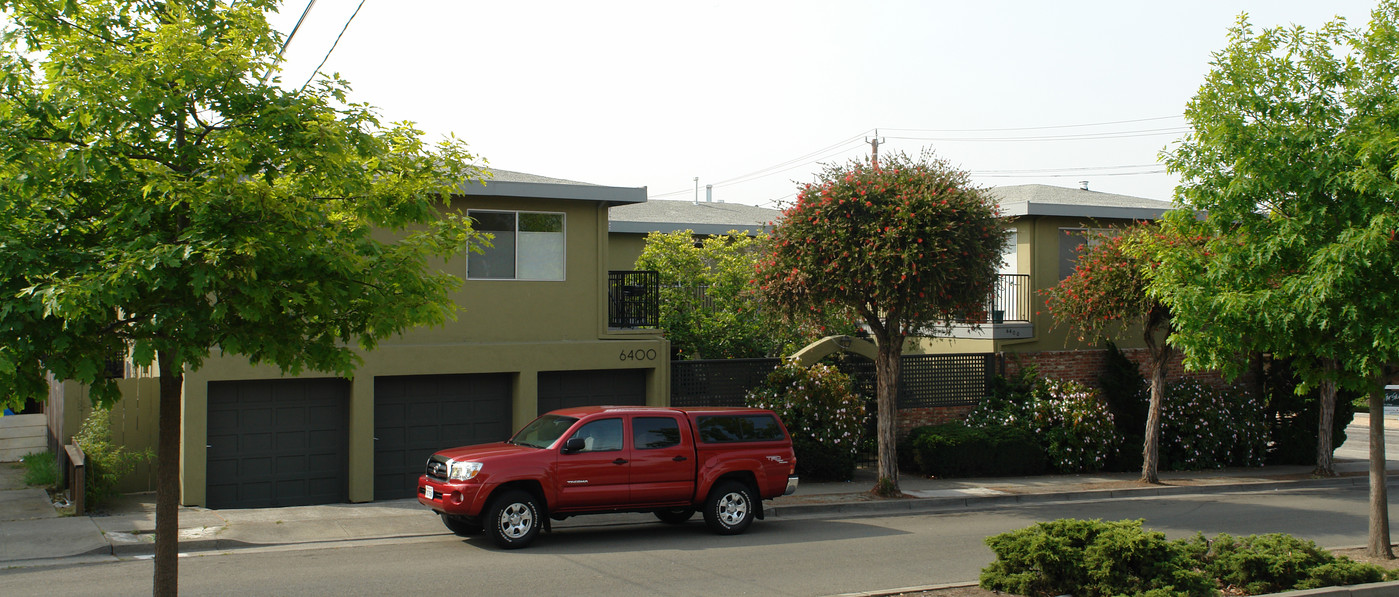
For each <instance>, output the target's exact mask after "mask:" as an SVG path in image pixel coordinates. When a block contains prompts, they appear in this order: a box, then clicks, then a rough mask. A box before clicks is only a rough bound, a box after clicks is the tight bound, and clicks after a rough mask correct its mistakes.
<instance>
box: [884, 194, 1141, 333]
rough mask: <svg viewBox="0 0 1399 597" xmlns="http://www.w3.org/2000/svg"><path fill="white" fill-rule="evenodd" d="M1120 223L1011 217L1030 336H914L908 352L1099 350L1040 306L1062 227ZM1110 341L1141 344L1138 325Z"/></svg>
mask: <svg viewBox="0 0 1399 597" xmlns="http://www.w3.org/2000/svg"><path fill="white" fill-rule="evenodd" d="M1128 224H1130V222H1128V221H1125V220H1091V219H1087V218H1067V217H1055V216H1032V217H1022V218H1018V219H1016V220H1015V221H1014V222H1013V223H1012V224H1011V226H1013V227H1014V228H1016V231H1017V235H1016V239H1017V240H1016V242H1017V249H1016V250H1017V261H1018V262H1019V270H1020V271H1019V273H1022V274H1029V275H1030V288H1031V296H1030V313H1031V315H1030V321H1031V325H1032V326H1033V329H1034V332H1033V337H1032V338H1026V339H1002V340H989V339H987V340H981V339H962V338H918V339H917V340H916V341H914V342H911V345H910V348H911V350H913V351H914V352H919V353H928V354H945V353H980V352H1039V351H1046V350H1073V349H1080V348H1100V347H1101V344H1100V343H1099V342H1098V341H1097V340H1096V339H1093V338H1089V339H1087V340H1079V339H1078V334H1077V333H1076V332H1073V331H1072V330H1070V329H1069V328H1068V327H1067V326H1064V325H1058V324H1057V323H1056V322H1055V320H1054V316H1053V315H1052V314H1051V313H1050V312H1049V309H1048V307H1046V306H1045V298H1044V291H1045V290H1047V289H1049V288H1053V287H1054V286H1055V285H1057V284H1058V283H1059V241H1060V239H1061V238H1062V237H1063V233H1062V231H1061V229H1063V228H1109V227H1117V226H1125V225H1128ZM1113 340H1114V341H1115V342H1116V343H1117V344H1118V346H1120V347H1123V348H1135V347H1140V346H1144V343H1143V342H1142V339H1141V331H1140V327H1137V326H1133V327H1130V328H1128V329H1126V330H1125V331H1122V332H1120V333H1117V334H1115V336H1114V338H1113Z"/></svg>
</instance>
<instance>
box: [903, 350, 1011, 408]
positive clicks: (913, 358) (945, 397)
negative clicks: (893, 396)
mask: <svg viewBox="0 0 1399 597" xmlns="http://www.w3.org/2000/svg"><path fill="white" fill-rule="evenodd" d="M995 358H996V357H995V355H994V354H990V353H987V354H925V355H904V358H903V370H902V371H901V372H900V375H899V382H900V383H899V408H928V407H937V406H966V405H973V404H977V403H978V402H980V401H981V399H982V398H985V397H986V396H987V394H989V393H990V391H991V380H992V379H993V377H994V374H995V370H996V369H995Z"/></svg>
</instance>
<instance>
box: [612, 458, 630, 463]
mask: <svg viewBox="0 0 1399 597" xmlns="http://www.w3.org/2000/svg"><path fill="white" fill-rule="evenodd" d="M626 463H627V461H626V459H625V458H618V459H616V460H613V461H612V464H626Z"/></svg>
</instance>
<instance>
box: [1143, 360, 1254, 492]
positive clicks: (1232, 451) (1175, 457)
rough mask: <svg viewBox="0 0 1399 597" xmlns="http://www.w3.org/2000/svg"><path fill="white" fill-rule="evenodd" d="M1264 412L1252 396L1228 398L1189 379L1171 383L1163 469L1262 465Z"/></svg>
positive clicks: (1164, 405)
mask: <svg viewBox="0 0 1399 597" xmlns="http://www.w3.org/2000/svg"><path fill="white" fill-rule="evenodd" d="M1263 411H1264V409H1263V406H1262V405H1260V404H1258V403H1257V401H1256V400H1254V399H1253V398H1252V397H1251V396H1249V394H1248V392H1231V393H1227V394H1226V393H1224V392H1220V391H1217V390H1215V389H1213V388H1210V387H1208V386H1205V385H1203V384H1201V383H1199V382H1197V381H1194V380H1189V379H1186V380H1181V381H1176V382H1172V383H1170V384H1168V385H1167V387H1166V395H1165V400H1163V401H1162V404H1161V452H1160V454H1161V461H1160V464H1161V467H1162V468H1164V469H1168V470H1198V469H1206V468H1221V467H1225V466H1231V465H1232V466H1263V464H1264V461H1265V460H1266V459H1267V454H1268V426H1267V424H1266V423H1265V422H1264V421H1263Z"/></svg>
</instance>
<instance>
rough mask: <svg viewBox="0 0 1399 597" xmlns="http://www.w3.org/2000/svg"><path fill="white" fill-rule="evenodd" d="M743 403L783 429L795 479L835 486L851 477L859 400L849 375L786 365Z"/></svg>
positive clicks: (861, 412) (859, 427) (859, 428)
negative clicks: (773, 415)
mask: <svg viewBox="0 0 1399 597" xmlns="http://www.w3.org/2000/svg"><path fill="white" fill-rule="evenodd" d="M747 403H748V405H749V406H754V407H758V408H766V409H770V410H772V411H773V412H775V413H777V416H778V418H780V419H782V423H783V424H784V425H786V426H787V431H788V432H790V433H791V434H792V446H793V448H794V449H795V450H796V453H797V474H798V475H800V476H802V477H806V478H810V479H821V480H835V481H848V480H850V478H851V477H853V476H854V474H855V453H856V451H857V450H858V449H859V446H860V435H861V434H862V433H863V432H864V429H865V399H864V398H863V397H861V396H860V395H859V394H856V393H855V390H854V384H853V383H851V381H850V376H848V375H846V374H844V373H841V371H840V370H839V369H836V368H835V367H831V366H828V365H823V364H820V363H818V364H816V365H813V366H811V367H809V368H808V367H801V366H799V365H797V364H795V363H786V364H783V365H782V366H780V367H778V368H777V369H776V370H774V371H773V372H772V374H770V375H768V378H767V381H766V382H764V383H763V385H761V386H759V387H758V388H756V389H754V390H753V391H751V392H749V393H748V396H747Z"/></svg>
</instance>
